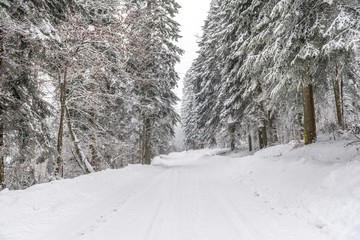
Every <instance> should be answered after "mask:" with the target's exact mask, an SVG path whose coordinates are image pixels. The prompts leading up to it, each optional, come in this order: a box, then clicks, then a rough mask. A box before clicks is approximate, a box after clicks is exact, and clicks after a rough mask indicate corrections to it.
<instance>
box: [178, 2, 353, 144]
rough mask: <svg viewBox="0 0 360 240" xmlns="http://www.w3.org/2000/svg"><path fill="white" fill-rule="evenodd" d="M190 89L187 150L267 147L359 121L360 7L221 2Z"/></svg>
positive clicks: (207, 27) (185, 114)
mask: <svg viewBox="0 0 360 240" xmlns="http://www.w3.org/2000/svg"><path fill="white" fill-rule="evenodd" d="M203 31H204V32H203V35H202V37H201V39H200V40H199V55H198V57H197V59H195V60H194V62H193V63H192V66H191V68H190V69H189V70H188V72H187V74H186V77H185V82H184V99H183V109H182V118H183V119H182V122H183V126H184V130H185V136H186V139H185V141H186V147H187V148H188V149H196V148H202V147H209V146H214V145H215V146H216V145H217V146H227V147H230V148H232V149H234V148H235V146H236V144H239V143H240V142H247V143H248V144H249V148H250V150H251V149H252V148H253V147H257V148H263V147H266V146H267V145H269V144H272V143H276V142H287V141H289V140H291V139H297V140H304V142H305V144H310V143H313V142H314V141H316V138H317V132H319V131H321V132H330V131H336V130H345V129H348V128H350V127H351V126H352V124H354V123H359V120H360V119H359V110H360V108H359V107H360V106H359V100H360V91H359V87H360V85H359V84H360V74H359V66H360V65H359V64H360V63H359V53H360V5H359V1H358V0H328V1H325V0H324V1H316V0H281V1H279V0H265V1H263V0H261V1H260V0H241V1H240V0H221V1H220V0H213V1H212V2H211V9H210V11H209V14H208V17H207V19H206V21H205V24H204V27H203Z"/></svg>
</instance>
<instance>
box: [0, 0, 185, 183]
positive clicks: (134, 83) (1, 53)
mask: <svg viewBox="0 0 360 240" xmlns="http://www.w3.org/2000/svg"><path fill="white" fill-rule="evenodd" d="M178 8H179V5H178V4H177V3H176V2H175V1H174V0H120V1H118V0H100V1H94V0H36V1H35V0H29V1H23V0H19V1H9V0H1V1H0V84H1V87H0V149H1V154H0V185H1V187H0V189H1V188H4V187H5V186H6V187H9V188H17V189H19V188H25V187H27V186H30V185H33V184H35V183H38V182H45V181H49V180H51V179H56V178H62V177H72V176H77V175H80V174H84V173H89V172H93V171H98V170H102V169H105V168H119V167H122V166H124V165H126V164H128V163H143V164H150V161H151V158H152V157H153V156H154V155H156V154H160V153H165V152H168V151H169V150H170V148H171V146H170V139H171V138H172V136H173V135H174V130H173V127H174V125H175V123H176V122H177V121H178V120H179V116H178V115H177V114H176V112H175V111H174V108H173V105H174V104H175V102H176V101H177V97H176V96H175V95H174V93H173V92H172V89H173V88H174V87H175V85H176V81H177V80H178V75H177V73H176V72H175V70H174V66H175V64H176V63H177V62H178V61H179V56H180V55H181V54H182V50H181V49H179V48H178V47H177V46H176V41H177V40H178V38H179V25H178V23H176V22H175V21H174V20H173V18H174V15H175V14H176V13H177V11H178Z"/></svg>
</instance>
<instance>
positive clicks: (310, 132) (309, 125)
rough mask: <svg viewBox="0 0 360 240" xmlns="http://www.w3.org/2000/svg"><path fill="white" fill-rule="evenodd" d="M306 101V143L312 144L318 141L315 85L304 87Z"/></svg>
mask: <svg viewBox="0 0 360 240" xmlns="http://www.w3.org/2000/svg"><path fill="white" fill-rule="evenodd" d="M303 98H304V99H303V100H304V143H305V144H311V143H314V142H315V141H316V122H315V104H314V92H313V85H312V84H311V83H309V84H307V85H303Z"/></svg>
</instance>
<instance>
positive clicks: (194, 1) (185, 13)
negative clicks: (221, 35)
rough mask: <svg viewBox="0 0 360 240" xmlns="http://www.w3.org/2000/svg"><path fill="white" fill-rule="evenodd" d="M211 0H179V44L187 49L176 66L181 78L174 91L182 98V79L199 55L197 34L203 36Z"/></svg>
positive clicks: (177, 18)
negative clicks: (203, 27) (197, 52)
mask: <svg viewBox="0 0 360 240" xmlns="http://www.w3.org/2000/svg"><path fill="white" fill-rule="evenodd" d="M210 1H211V0H177V2H178V3H179V4H180V5H181V8H180V10H179V14H178V15H177V17H176V20H177V21H178V22H179V23H180V24H181V36H182V38H181V39H180V40H179V43H178V45H179V47H180V48H182V49H183V50H184V51H185V53H184V55H182V57H181V62H180V64H178V65H177V67H176V70H177V72H178V73H179V76H180V79H181V80H180V82H179V83H178V88H177V89H175V90H174V91H175V93H176V95H177V96H178V97H179V98H180V99H181V97H182V88H183V83H182V80H183V78H184V74H185V73H186V71H187V70H188V69H189V68H190V66H191V63H192V60H193V59H194V58H195V57H196V55H197V54H196V51H197V49H198V47H197V37H196V36H201V32H202V30H201V27H202V26H203V24H204V20H205V18H206V16H207V13H208V11H209V9H210Z"/></svg>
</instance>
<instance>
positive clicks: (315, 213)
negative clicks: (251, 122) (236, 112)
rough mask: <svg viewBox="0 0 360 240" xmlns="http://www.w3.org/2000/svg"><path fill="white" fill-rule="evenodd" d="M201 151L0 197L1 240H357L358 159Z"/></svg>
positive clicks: (320, 153) (278, 151)
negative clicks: (149, 164)
mask: <svg viewBox="0 0 360 240" xmlns="http://www.w3.org/2000/svg"><path fill="white" fill-rule="evenodd" d="M345 143H346V142H345V141H339V142H333V143H331V142H323V143H317V144H313V145H311V146H305V147H300V148H296V149H294V148H293V147H294V146H293V145H292V144H288V145H279V146H275V147H270V148H268V149H265V150H262V151H259V152H257V153H255V154H253V155H249V154H248V153H247V152H238V153H225V152H224V150H199V151H187V152H182V153H173V154H170V155H168V156H161V157H157V158H156V159H155V160H154V163H153V166H140V165H132V166H129V167H126V168H124V169H121V170H106V171H103V172H99V173H94V174H89V175H87V176H82V177H78V178H76V179H72V180H61V181H56V182H52V183H48V184H41V185H37V186H34V187H32V188H29V189H27V190H25V191H6V190H5V191H2V192H0V239H1V240H48V239H51V240H115V239H116V240H118V239H121V240H142V239H144V240H162V239H164V240H177V239H183V240H192V239H193V240H220V239H221V240H227V239H229V240H230V239H234V240H241V239H244V240H272V239H273V240H309V239H311V240H329V239H335V240H358V239H360V218H359V217H360V152H359V151H358V150H357V147H356V146H353V147H348V148H345V147H344V145H345Z"/></svg>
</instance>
